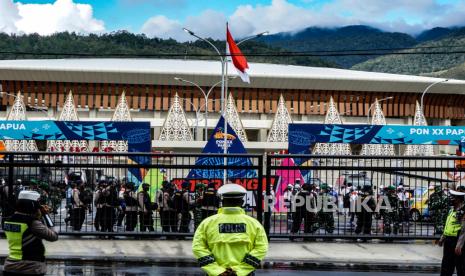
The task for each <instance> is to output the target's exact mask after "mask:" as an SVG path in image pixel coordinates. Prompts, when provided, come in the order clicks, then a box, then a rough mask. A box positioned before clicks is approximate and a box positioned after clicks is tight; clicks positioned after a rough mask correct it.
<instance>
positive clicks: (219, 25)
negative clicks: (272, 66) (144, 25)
mask: <svg viewBox="0 0 465 276" xmlns="http://www.w3.org/2000/svg"><path fill="white" fill-rule="evenodd" d="M301 2H302V3H306V4H307V5H306V6H305V7H304V6H300V5H298V4H293V3H291V2H290V1H289V0H272V1H271V3H270V4H268V5H263V4H256V5H241V6H238V7H237V8H236V10H235V11H234V12H233V13H232V14H231V15H224V14H222V13H220V12H217V11H212V10H206V11H204V12H203V13H202V14H201V15H199V16H191V17H188V18H187V19H186V20H185V21H183V22H181V21H176V23H177V25H178V26H185V27H187V28H189V29H191V30H193V31H195V32H196V33H198V34H199V35H201V36H204V37H212V38H215V39H224V36H225V30H224V23H225V22H226V21H227V20H228V21H229V22H230V28H231V31H232V33H233V36H234V37H235V38H241V37H245V36H249V35H253V34H255V33H259V32H262V31H265V30H267V31H269V32H270V33H278V32H296V31H299V30H302V29H304V28H307V27H312V26H318V27H340V26H346V25H357V24H363V25H370V26H373V27H377V28H380V29H382V30H386V31H393V32H407V33H410V34H416V33H419V32H420V31H422V30H425V29H429V28H433V27H437V26H441V27H449V26H463V25H465V5H464V3H463V2H464V1H463V0H456V1H455V2H448V3H446V4H444V3H443V4H440V3H439V1H438V0H415V1H409V0H391V1H384V0H332V1H330V2H327V3H326V4H323V5H320V4H318V5H315V6H312V5H311V4H312V2H315V1H313V0H301ZM315 3H316V2H315ZM165 19H166V20H170V19H168V18H165ZM143 32H144V30H143ZM174 32H175V34H174V35H172V36H171V37H173V38H176V37H179V35H178V30H175V31H174ZM148 34H149V35H150V34H153V35H155V34H154V33H148ZM164 36H165V37H169V36H170V34H169V33H164ZM179 40H180V41H184V40H186V38H184V37H182V38H180V39H179Z"/></svg>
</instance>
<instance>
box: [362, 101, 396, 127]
mask: <svg viewBox="0 0 465 276" xmlns="http://www.w3.org/2000/svg"><path fill="white" fill-rule="evenodd" d="M393 98H394V97H392V96H390V97H386V98H382V99H381V100H378V103H380V102H383V101H388V100H390V99H393ZM375 103H376V102H374V103H372V104H371V105H370V107H369V108H368V112H367V124H368V125H369V124H370V111H371V109H372V108H373V106H374V105H375Z"/></svg>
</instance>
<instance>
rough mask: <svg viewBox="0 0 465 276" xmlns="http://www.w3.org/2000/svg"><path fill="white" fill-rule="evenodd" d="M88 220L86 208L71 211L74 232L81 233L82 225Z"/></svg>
mask: <svg viewBox="0 0 465 276" xmlns="http://www.w3.org/2000/svg"><path fill="white" fill-rule="evenodd" d="M85 218H86V209H85V208H82V207H80V208H73V209H71V215H70V221H71V226H72V227H73V230H74V231H81V228H82V224H83V223H84V220H85Z"/></svg>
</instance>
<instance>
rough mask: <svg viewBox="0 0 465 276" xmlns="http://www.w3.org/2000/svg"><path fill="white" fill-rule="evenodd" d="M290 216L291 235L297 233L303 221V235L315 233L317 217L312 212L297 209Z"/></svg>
mask: <svg viewBox="0 0 465 276" xmlns="http://www.w3.org/2000/svg"><path fill="white" fill-rule="evenodd" d="M292 215H293V218H292V228H291V233H293V234H295V233H298V232H299V230H300V225H301V224H302V220H304V233H313V232H315V231H316V229H317V227H315V224H316V222H317V216H316V214H315V213H314V212H308V211H306V210H305V211H304V210H299V209H297V210H296V212H294V213H293V214H292Z"/></svg>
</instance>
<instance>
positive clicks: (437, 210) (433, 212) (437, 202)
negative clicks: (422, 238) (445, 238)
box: [428, 185, 449, 234]
mask: <svg viewBox="0 0 465 276" xmlns="http://www.w3.org/2000/svg"><path fill="white" fill-rule="evenodd" d="M428 209H429V212H430V217H431V221H432V222H433V224H434V234H442V232H443V231H444V224H445V223H446V219H447V213H448V209H449V198H448V197H447V194H446V193H444V191H443V190H442V187H441V185H436V186H434V193H433V194H431V196H430V197H429V199H428Z"/></svg>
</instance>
